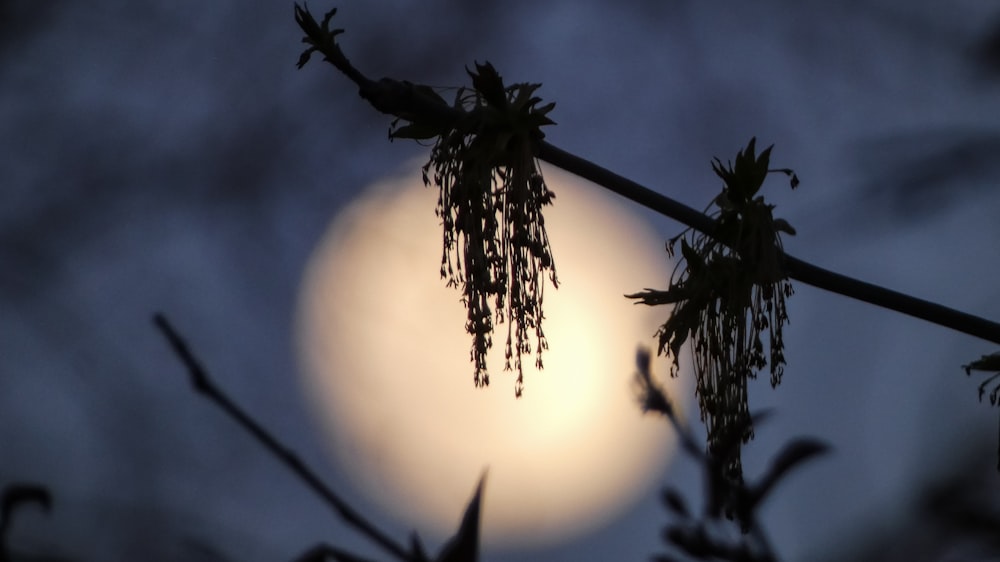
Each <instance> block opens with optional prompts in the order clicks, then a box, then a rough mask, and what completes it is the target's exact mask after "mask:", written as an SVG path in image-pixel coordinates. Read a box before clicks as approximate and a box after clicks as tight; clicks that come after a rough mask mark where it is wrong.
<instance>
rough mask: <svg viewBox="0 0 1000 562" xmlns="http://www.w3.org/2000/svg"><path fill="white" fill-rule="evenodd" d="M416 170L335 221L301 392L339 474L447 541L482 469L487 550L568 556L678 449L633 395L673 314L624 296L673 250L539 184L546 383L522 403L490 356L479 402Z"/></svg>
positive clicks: (562, 183) (304, 335)
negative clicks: (550, 282) (545, 268)
mask: <svg viewBox="0 0 1000 562" xmlns="http://www.w3.org/2000/svg"><path fill="white" fill-rule="evenodd" d="M408 169H409V170H410V171H409V172H408V173H404V174H400V175H397V176H395V177H392V178H390V179H387V180H385V181H383V182H380V183H378V184H376V185H374V186H372V187H371V188H370V189H368V190H366V192H365V193H364V194H362V195H361V196H360V197H359V198H358V199H357V200H356V201H355V202H353V203H352V204H351V205H349V206H348V207H346V208H345V209H344V210H343V211H342V212H341V213H340V214H339V215H338V216H337V218H336V219H335V220H334V222H333V223H332V225H331V227H330V229H329V231H328V232H327V234H326V236H325V237H324V239H323V240H322V241H321V243H320V244H319V246H318V247H317V249H316V250H315V252H314V254H313V256H312V259H311V261H310V264H309V266H308V269H307V271H306V273H305V276H304V280H303V286H302V291H301V295H300V307H299V345H300V355H301V358H302V365H303V369H302V370H303V373H304V383H303V384H304V388H305V392H306V393H307V394H308V397H309V400H310V403H311V406H312V408H313V410H314V412H315V413H316V415H317V416H318V417H319V419H320V420H321V422H322V423H324V426H325V427H326V428H327V429H328V434H329V436H330V439H331V442H332V449H333V450H334V451H335V453H336V455H337V457H338V460H339V462H340V464H342V465H344V466H345V467H346V468H347V470H348V472H349V473H350V474H352V476H353V478H354V479H355V481H356V483H357V484H359V485H360V486H361V487H362V488H363V489H364V490H366V492H367V493H368V494H369V495H370V496H372V497H373V498H374V499H375V500H376V501H377V502H379V503H380V504H381V505H383V506H384V507H385V508H386V509H388V510H390V511H391V512H393V513H394V514H395V515H396V516H397V517H401V518H403V519H404V520H405V521H406V522H407V523H408V524H410V525H412V526H414V527H416V528H417V530H418V531H420V532H422V533H427V532H429V533H432V534H435V535H438V536H443V535H447V534H449V533H451V532H452V531H453V530H454V528H455V526H456V525H457V523H458V520H459V518H460V517H461V514H462V511H463V509H464V507H465V504H466V502H467V501H468V499H469V497H470V495H471V493H472V491H473V489H474V487H475V485H476V482H477V481H478V479H479V477H480V475H481V474H482V472H483V471H484V470H486V469H487V468H488V470H489V478H488V479H487V485H486V488H485V492H484V505H483V508H484V512H483V522H482V525H483V529H482V531H483V535H484V540H485V541H486V542H487V543H488V544H489V543H497V542H499V541H503V542H504V543H505V544H508V545H510V544H512V543H514V544H522V545H531V544H540V543H550V542H555V541H559V540H564V539H567V538H569V537H571V536H573V535H576V534H579V533H583V532H585V531H587V530H588V529H591V528H593V527H594V526H596V525H598V524H600V523H601V522H603V521H606V520H607V519H609V518H610V517H613V516H614V515H616V514H618V513H620V512H621V511H622V510H623V509H624V508H625V507H627V505H628V504H630V503H631V502H632V501H634V500H635V499H637V498H638V497H639V496H640V495H641V494H642V493H643V492H645V491H646V490H647V489H648V488H649V487H650V486H653V485H655V484H656V480H657V478H658V477H659V476H660V474H661V473H662V470H663V468H664V465H665V464H666V461H667V459H668V458H669V454H670V451H671V449H672V448H673V437H672V435H671V433H670V430H669V427H668V424H666V423H664V422H663V420H660V419H657V418H656V417H653V416H643V415H642V412H641V411H640V409H639V406H638V402H637V400H636V397H635V395H634V393H633V387H632V385H631V382H632V375H633V372H634V357H635V351H636V348H637V346H639V345H646V346H651V345H653V344H654V343H655V342H654V341H653V333H654V332H655V330H656V327H657V326H658V325H659V323H660V322H661V321H662V318H661V315H662V314H664V311H662V310H655V311H654V310H653V309H649V308H648V307H636V306H633V305H632V304H631V302H630V301H628V300H627V299H625V298H624V297H623V296H622V294H623V293H625V292H628V291H630V290H637V289H640V288H643V287H653V286H659V285H662V284H663V283H664V281H665V280H666V279H668V278H669V274H670V271H669V264H668V262H667V257H666V255H665V252H664V251H663V242H662V241H661V240H660V239H659V237H657V236H655V235H654V234H653V233H652V232H651V231H650V230H648V228H646V227H645V226H643V225H642V224H641V220H640V219H639V218H638V217H637V216H635V215H632V214H631V213H629V212H627V211H625V210H624V209H623V208H622V207H620V206H618V205H617V203H615V202H613V201H611V200H610V199H607V198H605V197H602V194H600V193H598V191H597V189H595V188H593V187H592V186H589V187H588V186H583V185H581V183H582V180H578V179H575V178H572V177H571V176H568V175H566V174H564V173H561V172H558V171H556V170H552V169H551V168H546V169H545V170H544V173H545V174H546V180H547V182H548V183H549V185H550V186H551V188H552V190H553V191H554V192H555V193H556V200H555V203H554V205H553V206H551V207H548V208H547V209H546V215H545V217H546V219H545V220H546V228H547V229H548V232H549V237H550V240H551V242H552V248H553V253H554V257H555V262H556V267H557V270H558V272H559V277H560V287H559V289H558V290H556V289H553V288H552V287H551V286H550V287H548V288H547V293H546V298H545V309H544V313H545V317H546V321H545V322H546V324H545V326H546V336H547V338H548V341H549V350H548V351H546V353H545V368H544V369H543V370H542V371H537V370H535V369H534V366H533V363H534V361H532V360H530V359H529V358H525V363H526V364H528V363H530V364H531V366H530V368H528V367H527V366H526V368H525V391H524V396H523V397H522V398H520V399H515V398H514V395H513V394H514V393H513V384H514V377H515V375H513V374H512V373H508V372H504V371H503V356H502V355H503V351H502V347H503V346H502V345H494V349H493V350H492V351H493V355H492V356H491V357H490V358H489V359H490V362H489V366H490V371H491V374H492V375H493V376H492V377H491V379H492V381H491V385H490V386H489V387H487V388H478V389H477V388H475V387H474V386H473V380H472V373H473V365H472V364H471V363H470V361H469V344H470V342H469V336H468V335H467V334H466V333H465V330H464V324H465V311H464V308H463V306H462V304H461V303H460V302H459V298H460V296H461V295H460V292H459V291H456V290H454V289H451V288H447V287H445V286H444V282H443V281H442V280H441V279H440V277H439V259H440V255H441V230H440V225H439V222H438V220H437V219H436V217H435V216H434V212H433V209H434V202H435V199H436V196H437V194H436V190H435V189H434V188H433V187H432V188H424V187H423V185H422V184H421V181H420V177H419V173H418V170H417V169H416V167H415V166H410V167H409V168H408ZM505 331H506V325H505V324H499V325H498V326H497V333H496V334H495V336H494V340H495V341H499V342H500V343H502V341H503V340H502V339H501V338H505V337H506V333H505ZM664 372H666V370H665V369H664ZM677 385H678V381H676V380H672V381H669V384H668V390H670V391H671V394H672V395H674V396H680V395H682V394H681V393H679V392H677Z"/></svg>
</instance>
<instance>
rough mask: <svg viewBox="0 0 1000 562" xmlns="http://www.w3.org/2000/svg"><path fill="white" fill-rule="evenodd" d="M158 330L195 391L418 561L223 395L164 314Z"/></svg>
mask: <svg viewBox="0 0 1000 562" xmlns="http://www.w3.org/2000/svg"><path fill="white" fill-rule="evenodd" d="M153 322H154V324H156V327H157V328H159V330H160V331H161V332H162V333H163V335H164V337H166V339H167V341H169V342H170V345H171V347H173V350H174V352H175V353H176V354H177V357H178V358H180V360H181V362H182V363H184V366H185V367H187V370H188V373H189V374H190V375H191V384H192V385H193V386H194V388H195V390H197V391H198V392H200V393H202V394H204V395H205V396H206V397H207V398H208V399H209V400H211V401H213V402H215V403H216V404H217V405H218V406H219V407H220V408H222V410H223V411H225V412H226V413H227V414H229V416H230V417H232V418H233V419H234V420H236V422H237V423H239V424H240V425H241V426H242V427H243V428H244V429H246V430H247V431H248V432H250V434H251V435H253V436H254V437H255V438H256V439H257V440H258V441H260V442H261V443H262V444H263V445H264V447H266V448H267V449H268V450H269V451H271V453H273V454H274V455H275V456H276V457H278V459H279V460H280V461H281V462H283V463H284V464H285V465H286V466H287V467H288V468H290V469H291V470H292V472H294V473H295V474H296V475H297V476H299V478H301V479H302V480H303V481H304V482H305V483H306V485H307V486H309V488H311V489H312V490H313V491H314V492H315V493H316V494H317V495H319V496H320V497H321V498H323V500H325V501H326V503H327V504H329V505H330V506H331V507H332V508H333V509H334V511H336V512H337V513H338V514H339V515H340V517H341V518H343V519H344V521H346V522H347V523H348V524H349V525H351V526H352V527H354V528H355V529H357V530H358V531H360V532H361V533H362V534H364V535H366V536H367V537H368V538H370V539H371V540H372V541H373V542H375V543H376V544H378V545H379V546H380V547H382V548H383V549H384V550H385V551H386V552H388V553H390V554H392V555H393V556H395V557H396V558H398V559H399V560H413V559H414V558H413V557H412V556H411V555H410V553H408V552H407V551H406V549H405V548H403V547H402V546H400V545H399V544H397V543H396V542H395V541H394V540H392V538H390V537H389V536H387V535H385V534H384V533H382V531H380V530H379V529H378V528H376V527H375V525H374V524H372V523H371V522H369V521H368V520H367V519H365V518H364V517H362V516H361V515H360V514H359V513H357V512H356V511H354V509H352V508H351V507H350V506H349V505H348V504H347V502H345V501H344V500H342V499H341V498H340V497H339V496H338V495H337V494H336V493H335V492H334V491H333V490H331V489H330V487H329V486H327V485H326V484H325V483H323V481H322V480H320V478H319V476H317V475H316V474H315V473H314V472H313V471H312V470H310V469H309V467H307V466H306V465H305V463H303V462H302V460H301V459H299V457H298V456H297V455H296V454H295V453H294V452H292V451H291V450H290V449H289V448H288V447H286V446H285V445H283V444H282V443H281V442H280V441H278V439H277V438H275V437H274V436H273V435H271V433H270V432H268V431H267V430H266V429H264V427H263V426H261V425H260V424H259V423H257V422H256V421H255V420H254V419H253V418H251V417H250V415H249V414H247V413H246V412H244V411H243V410H242V409H241V408H240V407H239V406H237V405H236V403H235V402H233V401H232V399H230V398H229V397H228V396H226V394H225V393H223V392H222V390H220V389H219V388H218V387H217V386H215V384H214V383H213V382H212V380H211V378H209V376H208V373H207V372H206V371H205V369H204V368H203V367H202V366H201V363H200V362H199V361H198V359H197V358H196V357H195V356H194V354H193V353H192V352H191V350H190V349H189V348H188V345H187V343H186V342H185V341H184V339H183V338H181V336H180V335H179V334H178V333H177V331H176V330H174V328H173V326H171V324H170V323H169V322H168V321H167V319H166V317H164V316H163V315H162V314H156V315H155V316H154V317H153Z"/></svg>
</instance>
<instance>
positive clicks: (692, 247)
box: [626, 139, 798, 482]
mask: <svg viewBox="0 0 1000 562" xmlns="http://www.w3.org/2000/svg"><path fill="white" fill-rule="evenodd" d="M755 142H756V140H755V139H751V140H750V142H749V143H748V145H747V147H746V148H745V149H743V150H741V151H740V152H739V153H738V154H737V156H736V162H735V164H733V163H729V164H727V165H723V164H722V162H721V161H720V160H719V159H718V158H716V159H715V160H714V161H713V163H712V169H713V170H714V171H715V173H716V175H718V176H719V177H720V178H721V179H722V180H723V189H722V192H721V193H720V194H719V195H718V196H717V197H716V198H715V200H714V201H713V205H714V206H715V207H716V208H717V209H716V211H715V213H714V215H713V216H714V223H713V229H712V231H711V235H708V234H703V233H697V234H695V233H692V234H691V235H690V236H687V237H686V236H685V235H686V234H687V233H688V232H690V231H685V232H682V233H681V234H680V235H678V236H677V237H675V238H673V239H671V240H670V241H668V243H667V252H668V253H669V254H670V255H671V256H673V255H674V249H675V247H676V245H677V244H678V242H679V243H680V251H681V252H680V253H681V260H680V263H679V264H678V267H677V269H675V271H674V275H673V276H672V278H671V280H670V285H669V287H668V288H667V289H666V290H653V289H646V290H645V291H644V292H641V293H635V294H631V295H626V296H627V297H629V298H633V299H636V302H637V303H641V304H647V305H662V304H671V305H674V308H673V310H672V311H671V313H670V316H669V317H668V318H667V321H666V322H665V323H664V324H663V325H662V326H661V327H660V329H659V330H658V331H657V338H658V340H659V349H658V351H659V353H665V354H666V355H667V356H668V357H670V358H671V359H672V362H673V363H672V366H671V375H673V376H676V375H677V373H678V371H679V368H680V354H681V349H682V347H683V346H684V344H685V343H688V342H689V341H690V342H691V349H692V351H693V356H694V371H695V375H696V386H695V392H696V395H697V397H698V403H699V407H700V410H701V417H702V420H703V421H704V422H705V425H706V427H707V428H708V442H709V448H710V449H711V450H714V451H715V452H716V453H718V450H719V448H720V447H723V443H724V442H726V441H728V440H729V439H730V438H731V437H732V436H733V435H736V436H738V437H739V439H740V440H741V441H742V442H746V441H748V440H749V439H750V438H752V436H753V423H752V420H751V417H750V411H749V404H748V393H747V380H748V379H751V378H756V376H757V372H758V371H759V370H761V369H763V368H765V367H767V366H770V373H771V385H772V386H776V385H778V384H779V383H780V382H781V377H782V374H783V372H784V365H785V356H784V338H783V334H782V328H783V326H784V325H785V324H786V323H787V322H788V313H787V309H786V305H785V299H786V298H788V297H789V296H791V295H792V292H793V291H792V286H791V283H790V282H789V281H788V278H787V275H786V274H785V272H784V269H783V266H782V258H783V255H784V253H783V250H782V247H781V238H780V233H781V232H784V233H787V234H794V232H795V231H794V229H793V228H792V227H791V225H789V224H788V223H787V221H784V220H782V219H775V218H774V217H773V209H774V206H773V205H770V204H767V203H766V202H765V201H764V198H763V197H762V196H760V195H757V193H758V191H759V190H760V188H761V186H762V185H763V182H764V180H765V179H766V177H767V175H768V173H769V172H772V171H775V170H770V169H769V167H768V166H769V163H770V162H769V161H770V154H771V148H772V147H768V148H767V149H765V150H764V151H763V152H761V153H760V154H756V151H755ZM777 171H780V172H782V173H786V174H788V175H790V176H791V178H792V182H791V183H792V186H793V187H794V186H797V185H798V178H797V177H796V176H795V174H794V173H793V172H791V170H777ZM682 266H683V268H682ZM765 338H766V339H767V345H766V346H765V343H764V339H765ZM728 469H729V478H731V479H732V480H733V481H734V482H738V481H740V480H741V479H742V468H741V463H740V456H739V454H736V455H732V456H730V457H729V467H728Z"/></svg>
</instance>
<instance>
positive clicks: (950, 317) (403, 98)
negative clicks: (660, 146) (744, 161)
mask: <svg viewBox="0 0 1000 562" xmlns="http://www.w3.org/2000/svg"><path fill="white" fill-rule="evenodd" d="M332 14H333V12H330V13H328V14H327V18H326V19H324V21H323V24H324V25H323V26H320V24H318V23H317V22H316V20H315V19H313V17H312V15H311V14H310V13H309V11H308V10H307V9H305V8H301V7H299V6H298V5H297V4H296V6H295V18H296V21H297V22H298V23H299V26H300V27H301V28H302V30H303V31H304V32H305V33H306V37H305V38H304V39H303V42H305V43H307V44H308V45H310V48H309V49H308V50H307V51H306V53H304V54H303V57H302V59H300V60H299V66H300V67H301V66H302V65H303V64H305V61H306V60H308V54H310V53H312V52H319V53H322V54H323V56H324V59H325V60H327V61H328V62H330V63H331V64H333V65H334V66H336V67H337V68H338V69H339V70H340V71H341V72H342V73H344V75H345V76H347V77H348V78H350V79H351V80H352V81H354V82H355V84H357V85H358V88H359V94H360V95H361V97H362V98H364V99H366V100H367V101H368V102H369V103H371V104H372V106H373V107H374V108H375V109H377V110H379V111H381V112H382V113H387V114H390V115H393V116H395V117H399V118H403V119H405V120H407V121H410V122H412V123H437V124H440V123H448V122H452V123H453V122H456V121H458V120H460V119H462V118H464V117H465V116H466V115H467V114H466V112H464V111H462V110H460V109H457V108H454V107H452V106H448V105H446V104H441V103H440V101H439V98H435V97H434V96H430V95H427V94H426V91H427V88H426V87H422V86H417V85H414V84H412V83H410V82H406V81H399V80H393V79H391V78H382V79H381V80H379V81H377V82H376V81H373V80H371V79H369V78H367V77H365V75H364V74H362V73H361V72H360V71H359V70H358V69H357V68H355V67H354V66H353V65H351V63H350V61H349V60H348V59H347V57H346V56H345V55H344V53H343V51H341V49H340V46H339V45H338V44H337V43H336V39H335V35H337V34H338V32H339V31H340V30H333V31H330V30H329V29H328V25H327V24H328V23H329V17H330V16H332ZM535 156H536V157H537V158H538V159H539V160H543V161H545V162H548V163H549V164H552V165H553V166H556V167H558V168H562V169H563V170H566V171H567V172H570V173H572V174H575V175H577V176H580V177H582V178H584V179H587V180H589V181H591V182H593V183H595V184H597V185H599V186H601V187H603V188H605V189H607V190H609V191H613V192H615V193H617V194H619V195H621V196H623V197H625V198H627V199H630V200H632V201H634V202H636V203H638V204H640V205H642V206H644V207H646V208H648V209H651V210H653V211H656V212H657V213H660V214H661V215H664V216H667V217H670V218H672V219H674V220H676V221H678V222H681V223H683V224H684V225H686V226H689V227H691V228H693V229H695V230H698V231H700V232H703V233H705V234H708V235H710V236H711V235H712V232H711V231H712V224H713V221H712V219H711V218H710V217H708V216H707V215H705V214H703V213H701V212H699V211H697V210H695V209H693V208H691V207H688V206H687V205H684V204H683V203H680V202H678V201H675V200H673V199H671V198H669V197H667V196H665V195H662V194H660V193H657V192H655V191H653V190H651V189H649V188H647V187H644V186H642V185H640V184H638V183H636V182H634V181H631V180H629V179H627V178H625V177H623V176H620V175H618V174H616V173H614V172H612V171H610V170H608V169H607V168H603V167H601V166H599V165H597V164H595V163H593V162H591V161H589V160H586V159H584V158H581V157H579V156H576V155H574V154H571V153H569V152H567V151H565V150H562V149H560V148H558V147H556V146H554V145H552V144H550V143H547V142H544V141H541V142H539V143H538V148H537V154H536V155H535ZM784 266H785V271H786V273H787V274H788V276H789V277H791V278H792V279H795V280H798V281H801V282H803V283H806V284H807V285H812V286H814V287H817V288H819V289H824V290H827V291H831V292H834V293H837V294H840V295H844V296H846V297H850V298H853V299H856V300H860V301H863V302H867V303H870V304H874V305H876V306H880V307H882V308H886V309H889V310H895V311H896V312H901V313H903V314H906V315H909V316H912V317H914V318H920V319H921V320H926V321H928V322H932V323H934V324H938V325H939V326H944V327H946V328H951V329H952V330H956V331H959V332H962V333H965V334H969V335H971V336H976V337H978V338H982V339H984V340H987V341H991V342H993V343H996V344H1000V324H998V323H996V322H992V321H990V320H986V319H985V318H981V317H978V316H974V315H972V314H967V313H964V312H960V311H958V310H955V309H952V308H948V307H946V306H942V305H939V304H936V303H933V302H930V301H926V300H923V299H918V298H916V297H912V296H909V295H906V294H903V293H900V292H897V291H893V290H891V289H886V288H884V287H880V286H878V285H873V284H871V283H866V282H864V281H860V280H858V279H854V278H851V277H848V276H846V275H841V274H839V273H835V272H833V271H829V270H827V269H823V268H821V267H818V266H815V265H812V264H810V263H808V262H805V261H803V260H800V259H798V258H795V257H793V256H790V255H787V254H784Z"/></svg>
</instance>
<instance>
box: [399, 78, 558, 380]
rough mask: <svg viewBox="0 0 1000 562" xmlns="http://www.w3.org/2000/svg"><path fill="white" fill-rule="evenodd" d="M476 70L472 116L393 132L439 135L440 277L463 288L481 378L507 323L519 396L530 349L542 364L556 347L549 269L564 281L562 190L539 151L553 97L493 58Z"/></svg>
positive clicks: (434, 169) (433, 173) (430, 178)
mask: <svg viewBox="0 0 1000 562" xmlns="http://www.w3.org/2000/svg"><path fill="white" fill-rule="evenodd" d="M469 75H470V76H471V78H472V85H473V87H472V88H471V89H470V88H461V89H459V90H458V93H457V95H456V98H455V102H454V107H455V108H456V109H458V110H461V112H462V113H461V114H462V115H463V117H461V118H460V119H457V120H455V121H453V122H450V123H448V125H447V127H445V128H444V130H422V129H419V127H421V126H420V125H419V124H408V125H404V126H402V127H397V128H395V129H394V130H393V131H391V132H390V135H391V136H392V137H393V138H432V137H436V141H435V144H434V147H433V149H432V150H431V156H430V160H429V161H428V162H427V164H426V165H424V167H423V180H424V183H425V184H426V185H430V184H431V183H433V184H435V185H436V186H438V189H439V195H438V201H437V209H436V214H437V216H438V217H439V218H440V219H441V224H442V227H443V248H442V257H441V276H442V278H444V279H446V280H447V283H448V285H449V286H451V287H456V288H458V289H459V290H461V291H462V302H463V303H464V304H465V306H466V309H467V311H468V316H467V320H466V326H465V328H466V331H467V332H468V333H469V334H470V335H472V338H473V343H472V349H471V351H470V358H471V359H472V362H473V364H474V369H475V373H474V380H475V384H476V385H477V386H482V385H488V384H489V382H490V378H489V371H488V368H487V361H486V356H487V352H488V351H489V349H490V348H491V347H492V345H493V332H494V327H495V323H504V322H506V323H507V338H506V342H505V346H504V350H505V356H506V363H505V369H507V370H510V369H512V368H513V369H514V370H516V371H517V381H516V383H515V394H516V395H517V396H520V395H521V392H522V390H523V386H524V371H523V365H522V356H523V355H530V354H531V353H532V352H534V353H535V363H536V365H537V366H538V367H539V368H541V366H542V351H543V350H544V349H546V348H547V347H548V344H547V343H546V340H545V333H544V331H543V329H542V320H543V318H544V314H543V312H542V302H543V298H544V289H545V277H548V278H549V280H550V281H551V282H552V284H553V286H558V281H557V278H556V272H555V264H554V262H553V259H552V251H551V248H550V246H549V239H548V235H547V234H546V231H545V220H544V217H543V216H542V207H544V206H546V205H550V204H551V203H552V200H553V198H554V197H555V195H554V194H553V193H552V191H550V190H549V189H548V187H547V186H546V185H545V180H544V179H543V177H542V174H541V171H540V170H539V168H538V163H537V161H536V159H535V150H536V145H537V142H538V141H539V140H541V139H542V137H543V135H542V133H541V131H540V130H539V128H540V127H541V126H543V125H548V124H551V123H552V121H551V120H550V119H549V118H548V117H546V113H548V112H549V111H551V110H552V108H553V105H554V104H548V105H545V106H541V107H538V103H539V102H540V101H541V100H540V99H539V98H537V97H534V96H533V93H534V91H535V90H536V89H537V88H538V87H539V85H538V84H516V85H514V86H511V87H504V85H503V82H502V80H501V78H500V75H499V74H498V73H497V72H496V70H495V69H494V68H493V66H492V65H490V64H489V63H486V64H482V65H480V64H477V65H476V70H475V72H473V71H469ZM532 336H534V345H533V344H532V341H531V340H532Z"/></svg>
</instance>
